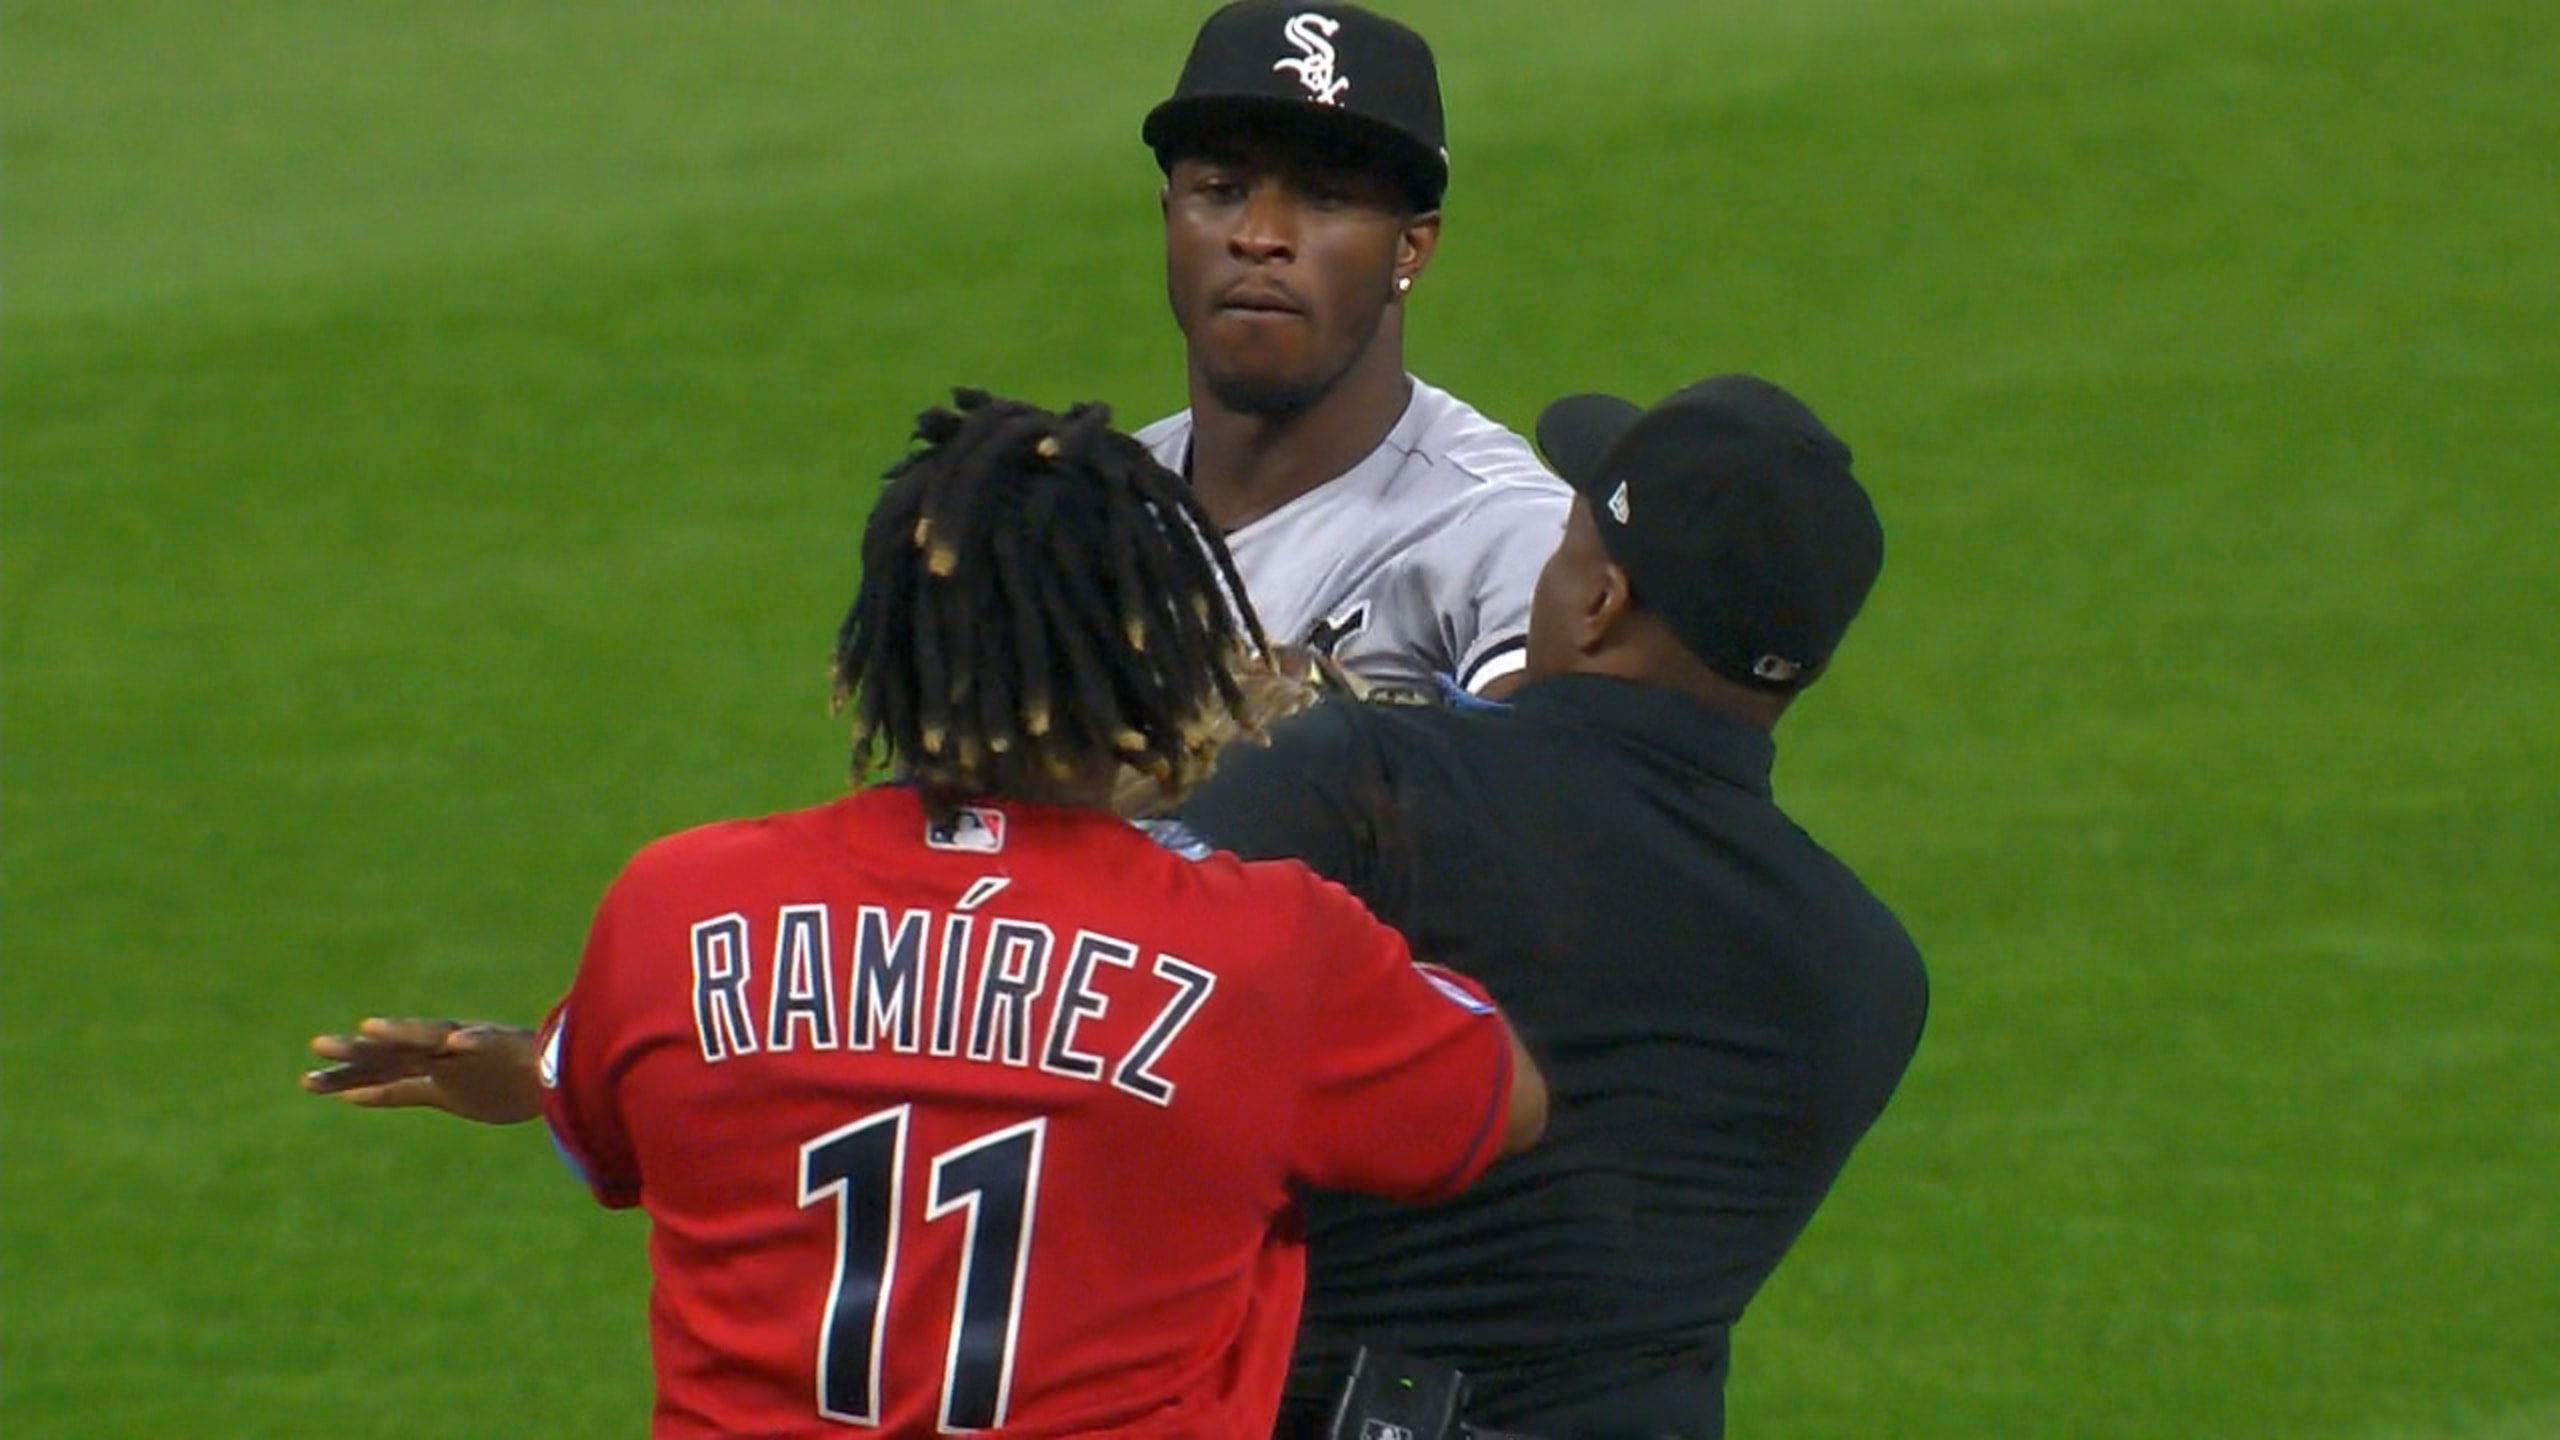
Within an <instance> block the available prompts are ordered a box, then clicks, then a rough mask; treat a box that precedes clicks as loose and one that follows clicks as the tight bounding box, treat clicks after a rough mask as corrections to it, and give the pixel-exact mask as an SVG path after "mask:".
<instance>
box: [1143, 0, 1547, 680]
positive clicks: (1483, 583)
mask: <svg viewBox="0 0 2560 1440" xmlns="http://www.w3.org/2000/svg"><path fill="white" fill-rule="evenodd" d="M1443 128H1444V127H1443V122H1442V117H1441V109H1440V89H1439V77H1438V73H1437V70H1436V68H1435V66H1434V64H1433V61H1432V58H1431V51H1430V48H1429V46H1428V45H1427V44H1425V43H1424V41H1423V39H1422V37H1421V36H1419V35H1417V34H1415V33H1414V32H1413V31H1411V30H1409V29H1407V28H1405V27H1404V26H1402V25H1399V24H1397V23H1395V22H1394V21H1391V20H1387V19H1385V18H1383V17H1381V16H1378V15H1375V14H1372V13H1370V12H1369V11H1366V10H1363V9H1360V8H1359V7H1357V6H1351V5H1322V4H1314V5H1311V4H1307V3H1305V0H1238V3H1236V4H1231V5H1228V6H1227V7H1225V8H1224V9H1221V10H1220V11H1218V12H1217V13H1216V14H1215V15H1212V16H1211V17H1210V18H1209V20H1208V22H1207V23H1206V24H1204V25H1203V26H1202V27H1201V30H1200V34H1199V37H1198V39H1197V40H1196V41H1194V43H1193V46H1192V50H1191V54H1190V58H1189V59H1188V60H1187V61H1186V62H1185V64H1184V66H1183V70H1182V76H1181V78H1180V80H1179V81H1177V82H1176V84H1175V87H1174V94H1173V98H1171V99H1169V100H1167V101H1166V102H1165V103H1163V104H1162V105H1159V106H1157V107H1156V108H1155V110H1154V111H1152V112H1151V113H1150V114H1149V115H1148V116H1147V121H1146V126H1145V137H1146V141H1147V144H1148V145H1149V146H1150V147H1151V148H1153V149H1154V151H1155V153H1156V158H1157V161H1158V162H1159V163H1160V164H1161V165H1162V166H1163V167H1164V171H1165V189H1164V196H1163V206H1164V220H1165V272H1166V289H1167V292H1168V296H1169V298H1170V300H1171V302H1172V306H1173V312H1174V318H1175V320H1176V321H1177V323H1179V324H1180V325H1181V327H1182V333H1183V339H1184V343H1185V350H1186V358H1187V360H1188V364H1189V380H1190V393H1191V406H1190V408H1189V409H1186V410H1184V411H1183V412H1181V413H1180V414H1178V415H1174V416H1171V417H1169V418H1167V419H1164V420H1161V421H1158V422H1157V423H1155V424H1153V425H1150V426H1148V427H1147V428H1145V429H1144V430H1142V431H1140V432H1139V438H1140V439H1141V440H1142V441H1144V442H1145V443H1146V444H1147V445H1148V447H1149V448H1150V449H1151V450H1152V451H1153V452H1154V453H1155V456H1156V458H1157V459H1158V460H1159V461H1161V462H1162V463H1163V464H1164V465H1165V466H1166V467H1167V468H1169V469H1172V470H1174V471H1176V472H1177V473H1179V474H1181V475H1183V476H1184V477H1186V478H1187V479H1189V480H1190V482H1191V485H1192V489H1193V492H1194V493H1195V494H1196V495H1197V497H1198V498H1199V500H1200V502H1201V505H1202V507H1203V508H1204V509H1205V510H1206V511H1207V512H1208V514H1209V515H1210V517H1211V518H1212V519H1214V520H1215V521H1216V522H1217V523H1218V524H1219V525H1220V527H1221V528H1223V529H1224V530H1225V532H1226V536H1227V543H1228V545H1229V546H1230V547H1231V548H1232V549H1233V551H1234V553H1235V558H1236V563H1237V567H1238V569H1239V571H1240V572H1241V574H1242V575H1243V578H1244V584H1245V589H1246V591H1247V593H1248V594H1249V595H1250V596H1251V597H1252V600H1253V604H1254V608H1255V609H1256V610H1258V611H1259V612H1260V613H1261V615H1262V618H1263V623H1264V625H1265V626H1266V628H1267V629H1268V630H1269V632H1270V634H1271V637H1272V638H1273V639H1274V640H1278V641H1282V642H1295V643H1304V644H1308V645H1311V646H1313V647H1314V648H1317V649H1320V650H1324V651H1327V652H1328V653H1330V654H1331V655H1332V656H1333V657H1334V658H1335V659H1336V660H1337V661H1339V662H1340V663H1341V664H1342V665H1343V667H1344V668H1345V669H1347V670H1350V671H1351V672H1353V673H1354V674H1356V675H1358V676H1360V677H1361V678H1362V679H1365V680H1367V681H1369V682H1371V683H1372V684H1375V685H1378V686H1381V687H1384V688H1388V689H1393V690H1399V691H1407V692H1414V693H1418V694H1422V695H1430V694H1432V693H1433V692H1434V691H1435V689H1437V688H1439V687H1441V686H1443V685H1454V686H1456V687H1458V688H1459V689H1462V690H1465V691H1468V692H1471V693H1473V694H1477V695H1484V696H1498V695H1500V694H1502V693H1504V692H1506V691H1507V690H1509V689H1510V688H1511V686H1513V685H1514V684H1516V683H1518V681H1519V679H1520V671H1521V664H1522V659H1523V649H1524V646H1525V644H1526V637H1527V634H1528V625H1529V593H1530V590H1531V588H1532V587H1533V586H1534V585H1535V584H1536V581H1537V575H1538V569H1539V567H1540V565H1541V564H1543V563H1544V561H1545V559H1546V556H1547V555H1548V553H1549V552H1551V551H1552V550H1553V549H1554V548H1555V542H1556V537H1557V536H1558V535H1559V534H1561V533H1562V531H1563V527H1564V521H1565V516H1566V514H1567V512H1568V511H1569V510H1570V508H1571V504H1572V492H1571V491H1570V490H1569V489H1568V488H1567V487H1566V486H1565V484H1564V482H1563V481H1561V480H1559V479H1557V478H1556V477H1555V476H1554V475H1553V474H1552V473H1550V472H1549V471H1548V470H1547V468H1546V467H1545V465H1544V464H1542V463H1541V462H1540V461H1539V459H1538V458H1537V455H1536V454H1535V452H1533V451H1532V450H1531V449H1530V446H1529V444H1528V442H1527V441H1526V440H1524V439H1523V438H1521V437H1520V436H1519V435H1517V434H1515V433H1513V432H1512V431H1510V430H1508V429H1505V428H1504V427H1503V426H1501V425H1499V424H1497V423H1495V422H1494V421H1492V420H1490V419H1487V418H1486V417H1485V416H1484V415H1483V414H1482V413H1480V412H1478V411H1477V410H1476V409H1475V408H1474V407H1472V406H1470V405H1468V404H1467V403H1466V402H1465V401H1463V400H1460V399H1458V398H1457V397H1456V396H1453V395H1451V394H1449V393H1448V392H1446V391H1444V390H1440V389H1436V388H1434V387H1433V386H1430V385H1427V384H1424V383H1423V382H1422V381H1420V380H1417V379H1415V378H1414V377H1413V376H1412V375H1410V374H1409V373H1407V372H1406V370H1405V367H1404V315H1405V308H1406V305H1407V303H1408V301H1409V299H1410V297H1411V294H1412V291H1413V287H1414V283H1415V281H1416V280H1417V279H1419V278H1420V276H1421V275H1422V273H1423V271H1424V270H1425V269H1426V268H1428V266H1429V265H1430V262H1431V257H1432V254H1433V253H1434V251H1435V250H1436V249H1437V248H1438V244H1439V239H1440V198H1441V194H1442V192H1443V190H1444V189H1445V188H1446V186H1447V183H1448V173H1449V171H1448V151H1447V148H1446V145H1445V143H1444V136H1443Z"/></svg>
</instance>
